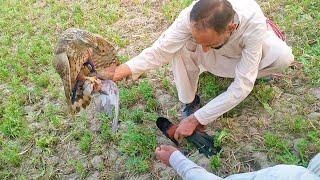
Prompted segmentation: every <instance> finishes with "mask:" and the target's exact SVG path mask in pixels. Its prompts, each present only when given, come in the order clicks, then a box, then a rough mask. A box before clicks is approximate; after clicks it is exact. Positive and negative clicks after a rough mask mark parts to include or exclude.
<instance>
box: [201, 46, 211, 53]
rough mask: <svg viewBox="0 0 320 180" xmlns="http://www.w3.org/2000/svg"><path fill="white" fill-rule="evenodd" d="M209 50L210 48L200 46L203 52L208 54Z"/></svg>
mask: <svg viewBox="0 0 320 180" xmlns="http://www.w3.org/2000/svg"><path fill="white" fill-rule="evenodd" d="M209 49H210V47H207V46H202V51H203V52H208V51H209Z"/></svg>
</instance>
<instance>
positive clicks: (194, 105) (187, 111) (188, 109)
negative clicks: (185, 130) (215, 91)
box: [182, 95, 200, 119]
mask: <svg viewBox="0 0 320 180" xmlns="http://www.w3.org/2000/svg"><path fill="white" fill-rule="evenodd" d="M198 109H200V97H199V96H198V95H196V96H195V98H194V100H193V101H192V102H191V103H188V104H184V105H183V108H182V119H185V118H187V117H188V116H190V115H191V114H193V113H194V112H196V111H197V110H198Z"/></svg>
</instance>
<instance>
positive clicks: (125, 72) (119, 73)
mask: <svg viewBox="0 0 320 180" xmlns="http://www.w3.org/2000/svg"><path fill="white" fill-rule="evenodd" d="M130 75H132V72H131V70H130V68H129V66H128V65H126V64H121V65H120V66H118V67H117V68H116V69H115V71H114V75H113V81H120V80H122V79H123V78H125V77H128V76H130Z"/></svg>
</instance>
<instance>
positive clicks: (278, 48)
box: [258, 31, 294, 78]
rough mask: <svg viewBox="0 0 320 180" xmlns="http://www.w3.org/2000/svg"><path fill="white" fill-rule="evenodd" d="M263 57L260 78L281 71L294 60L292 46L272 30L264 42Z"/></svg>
mask: <svg viewBox="0 0 320 180" xmlns="http://www.w3.org/2000/svg"><path fill="white" fill-rule="evenodd" d="M262 57H263V58H262V60H261V63H260V66H259V73H258V78H261V77H265V76H268V75H272V74H274V73H277V72H281V71H283V70H284V69H285V68H287V67H289V66H290V65H291V63H292V62H293V61H294V56H293V54H292V50H291V48H290V47H289V46H288V45H287V44H286V43H285V42H284V41H282V40H281V39H279V38H278V37H277V36H276V35H275V34H273V32H272V31H268V34H267V38H266V39H265V41H264V43H263V50H262Z"/></svg>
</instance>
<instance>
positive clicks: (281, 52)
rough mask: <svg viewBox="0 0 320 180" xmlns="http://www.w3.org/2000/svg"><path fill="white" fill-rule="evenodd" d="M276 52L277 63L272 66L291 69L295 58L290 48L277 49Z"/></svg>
mask: <svg viewBox="0 0 320 180" xmlns="http://www.w3.org/2000/svg"><path fill="white" fill-rule="evenodd" d="M275 50H276V57H277V58H276V61H275V62H274V63H273V64H272V67H276V68H278V69H284V68H287V67H289V66H290V65H291V64H292V62H293V61H294V56H293V54H292V50H291V48H290V47H288V46H286V47H284V48H279V49H278V48H277V49H275Z"/></svg>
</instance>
